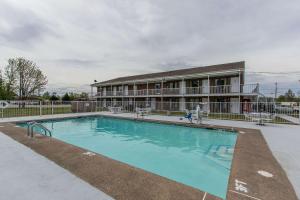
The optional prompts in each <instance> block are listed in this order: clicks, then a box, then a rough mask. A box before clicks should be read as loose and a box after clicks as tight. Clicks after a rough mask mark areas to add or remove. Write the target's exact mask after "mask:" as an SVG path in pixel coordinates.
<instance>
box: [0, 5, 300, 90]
mask: <svg viewBox="0 0 300 200" xmlns="http://www.w3.org/2000/svg"><path fill="white" fill-rule="evenodd" d="M0 44H1V46H0V52H1V53H0V62H3V63H4V62H5V61H6V60H7V59H8V58H9V57H12V56H13V57H14V56H25V57H28V58H30V59H33V60H35V61H36V62H38V64H40V66H42V68H43V70H45V72H46V73H47V75H48V77H49V80H50V83H51V82H52V83H53V84H54V83H69V84H74V85H75V83H76V84H77V83H80V84H86V83H90V82H91V81H92V80H94V79H97V80H105V79H109V78H114V77H116V76H124V75H132V74H137V73H147V72H155V71H162V70H171V69H178V68H184V67H190V66H201V65H209V64H218V63H224V62H233V61H240V60H245V61H246V65H247V66H246V67H247V70H250V71H283V70H297V69H299V65H298V63H300V51H299V46H300V2H299V1H298V0H290V1H284V2H283V1H281V0H266V1H261V0H253V1H244V0H242V1H236V0H227V1H219V0H206V1H205V0H203V1H199V0H189V1H180V0H164V1H152V0H145V1H136V0H129V1H123V0H114V1H108V0H90V1H88V2H87V1H84V0H72V1H71V0H70V1H67V0H66V1H59V0H44V1H37V0H23V1H4V0H0ZM30 47H34V48H30ZM0 65H2V63H0ZM58 70H60V71H61V73H57V71H58ZM70 74H71V75H72V76H71V75H70ZM262 76H263V77H260V78H259V79H257V77H255V75H253V74H252V75H251V74H250V75H249V80H250V79H253V80H254V79H255V80H262V81H264V82H268V81H270V82H272V81H274V77H269V76H266V75H262ZM251 77H252V78H251ZM276 79H277V80H279V81H286V79H280V78H279V77H276ZM296 79H297V78H295V79H293V83H295V81H296ZM299 79H300V78H299Z"/></svg>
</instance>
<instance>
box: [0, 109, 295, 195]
mask: <svg viewBox="0 0 300 200" xmlns="http://www.w3.org/2000/svg"><path fill="white" fill-rule="evenodd" d="M95 114H102V115H109V116H119V117H130V118H132V117H134V115H133V114H111V113H103V112H101V113H85V114H66V115H56V116H42V117H39V116H37V117H23V118H15V119H14V118H10V119H8V120H7V121H10V122H12V121H16V120H17V121H19V120H39V119H50V118H60V117H62V118H64V117H72V116H83V115H95ZM145 118H146V119H152V120H164V121H171V122H182V121H181V120H180V119H179V117H171V116H158V115H151V116H147V117H145ZM2 121H3V122H7V121H4V120H2ZM204 123H206V124H217V125H223V126H229V127H245V128H256V129H257V128H260V129H261V130H262V132H263V134H264V136H265V138H266V139H267V142H268V144H269V146H270V147H271V149H272V151H273V153H274V155H275V156H276V158H277V160H279V161H281V160H280V159H279V158H278V153H276V151H280V152H282V151H283V150H285V149H281V148H282V146H284V144H282V143H281V142H282V132H287V131H286V129H287V127H288V129H291V130H293V131H294V132H293V133H294V134H295V131H296V130H297V128H299V127H297V126H287V125H268V126H265V127H260V126H256V125H254V124H252V123H248V122H236V121H234V122H233V121H225V120H208V121H204ZM274 129H275V130H274ZM277 129H278V130H277ZM294 129H295V130H294ZM276 130H277V132H276ZM274 131H275V134H276V135H275V136H276V137H274V135H273V134H272V133H273V132H274ZM288 132H289V133H290V131H288ZM268 133H269V134H268ZM294 134H288V135H289V136H290V137H289V140H293V141H294V142H296V141H295V140H296V139H295V138H294ZM279 136H280V137H279ZM280 138H281V139H280ZM278 139H279V141H278ZM288 142H289V141H286V142H285V144H286V143H288ZM281 144H282V146H280V145H281ZM272 145H273V147H272ZM295 148H296V147H295ZM295 148H294V149H295ZM274 149H275V152H274ZM292 149H293V147H291V148H288V149H287V150H292ZM294 153H295V154H289V153H288V155H289V156H295V155H297V152H294ZM298 153H299V151H298ZM279 154H280V153H279ZM284 158H285V159H286V157H284ZM288 159H290V158H288ZM281 165H282V166H283V167H284V164H283V163H281ZM289 166H291V168H292V169H296V171H298V170H297V165H296V166H294V165H293V161H292V163H290V165H289ZM285 170H286V169H285ZM286 171H287V172H288V170H286ZM290 173H292V174H293V173H294V172H293V171H290ZM288 175H289V172H288ZM294 175H295V174H293V177H295V176H294ZM289 176H290V175H289ZM290 180H292V179H291V177H290ZM294 181H296V183H297V178H295V179H294ZM231 182H232V181H231ZM292 182H293V181H292ZM293 184H294V182H293ZM296 186H297V184H296ZM296 186H295V184H294V187H295V189H296V190H297V187H296ZM259 197H261V196H259ZM247 198H250V197H247ZM257 199H260V198H257Z"/></svg>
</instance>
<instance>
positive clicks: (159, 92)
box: [95, 84, 259, 97]
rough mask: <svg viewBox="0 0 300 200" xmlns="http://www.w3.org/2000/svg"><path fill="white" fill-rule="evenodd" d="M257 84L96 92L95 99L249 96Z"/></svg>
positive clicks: (257, 90)
mask: <svg viewBox="0 0 300 200" xmlns="http://www.w3.org/2000/svg"><path fill="white" fill-rule="evenodd" d="M258 93H259V85H258V84H245V85H240V86H239V85H219V86H210V87H208V86H202V87H185V88H163V89H148V90H147V89H142V90H125V91H106V92H98V93H97V94H96V95H95V97H130V96H140V97H143V96H177V95H180V96H191V95H192V96H196V95H202V96H205V95H239V94H243V95H246V94H247V95H250V94H258Z"/></svg>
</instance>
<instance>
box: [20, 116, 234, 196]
mask: <svg viewBox="0 0 300 200" xmlns="http://www.w3.org/2000/svg"><path fill="white" fill-rule="evenodd" d="M41 123H42V124H43V125H44V126H46V127H47V128H48V129H50V130H51V131H52V136H53V137H54V138H57V139H59V140H62V141H64V142H66V143H70V144H73V145H76V146H79V147H82V148H85V149H87V150H90V151H93V152H97V153H99V154H102V155H105V156H107V157H110V158H112V159H115V160H118V161H121V162H124V163H127V164H129V165H132V166H135V167H138V168H141V169H144V170H146V171H149V172H152V173H155V174H158V175H160V176H163V177H166V178H169V179H171V180H174V181H177V182H180V183H183V184H186V185H188V186H192V187H194V188H197V189H200V190H202V191H205V192H208V193H210V194H213V195H216V196H218V197H221V198H223V199H225V197H226V192H227V183H228V179H229V174H230V168H231V161H232V157H233V152H234V146H235V143H236V138H237V135H236V133H233V132H228V131H222V130H212V129H203V128H192V127H185V126H178V125H168V124H161V123H152V122H142V121H134V120H127V119H117V118H110V117H102V116H95V117H82V118H71V119H61V120H48V121H42V122H41ZM19 125H20V126H24V127H25V126H26V124H24V123H23V124H19ZM35 131H37V132H40V131H41V130H39V129H38V128H36V129H35Z"/></svg>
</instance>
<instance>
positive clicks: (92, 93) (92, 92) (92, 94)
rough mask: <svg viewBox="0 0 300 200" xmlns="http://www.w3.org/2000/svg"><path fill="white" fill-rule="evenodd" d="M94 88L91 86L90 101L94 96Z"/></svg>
mask: <svg viewBox="0 0 300 200" xmlns="http://www.w3.org/2000/svg"><path fill="white" fill-rule="evenodd" d="M93 90H94V87H93V86H92V85H91V99H92V98H93V96H94V91H93Z"/></svg>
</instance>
